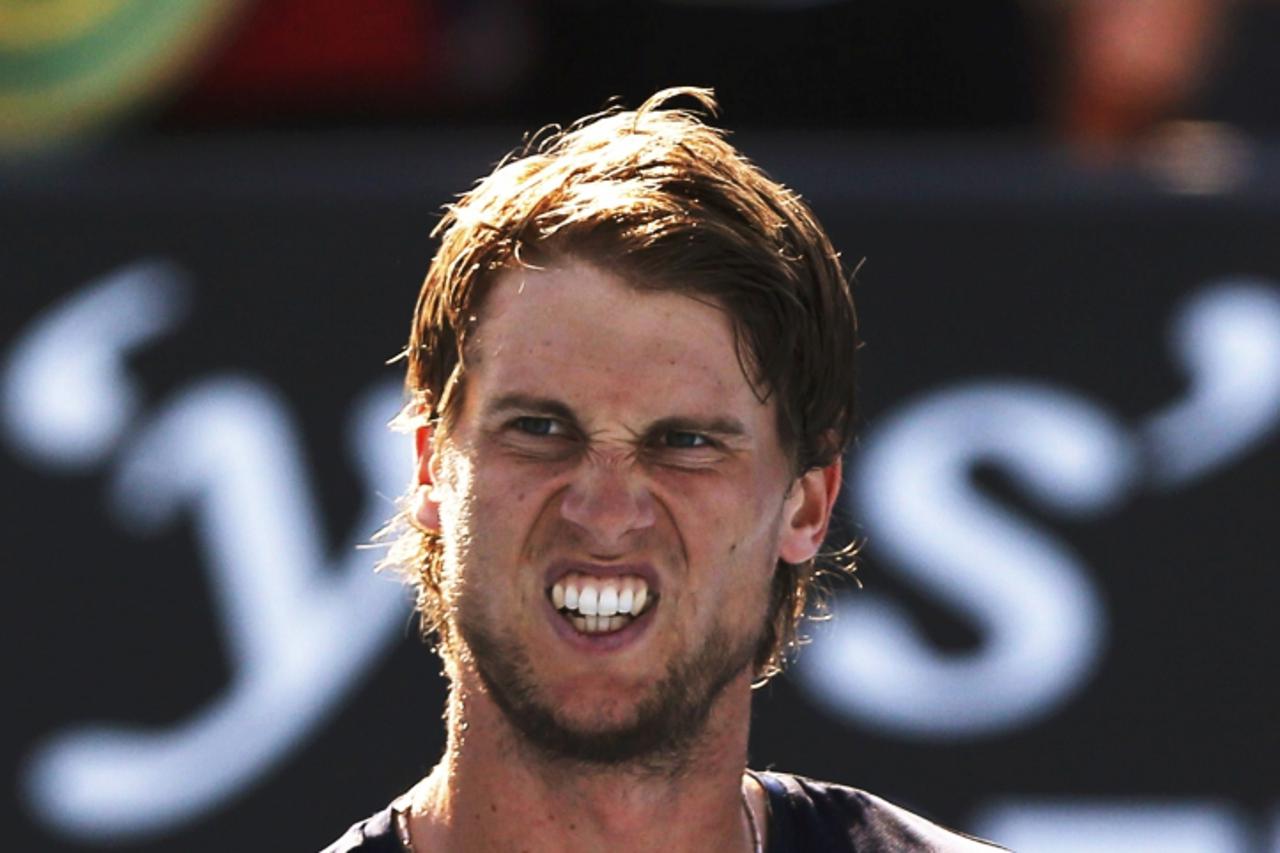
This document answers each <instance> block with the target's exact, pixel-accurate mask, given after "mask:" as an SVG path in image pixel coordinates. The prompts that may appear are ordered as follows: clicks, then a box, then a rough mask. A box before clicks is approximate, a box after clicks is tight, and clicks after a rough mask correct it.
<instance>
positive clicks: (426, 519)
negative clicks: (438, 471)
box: [409, 426, 440, 532]
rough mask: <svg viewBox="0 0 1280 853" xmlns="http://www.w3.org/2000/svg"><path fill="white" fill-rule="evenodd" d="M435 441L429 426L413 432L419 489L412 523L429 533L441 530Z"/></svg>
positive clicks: (414, 494) (413, 500)
mask: <svg viewBox="0 0 1280 853" xmlns="http://www.w3.org/2000/svg"><path fill="white" fill-rule="evenodd" d="M434 439H435V436H434V433H433V431H432V429H431V427H429V426H420V427H418V428H416V429H415V430H414V431H413V444H414V451H415V453H416V465H415V467H416V469H417V486H418V487H417V489H415V490H414V493H413V499H412V504H411V506H410V507H409V512H410V521H411V522H413V524H414V526H415V527H418V528H421V529H422V530H425V531H427V532H438V531H439V530H440V504H439V502H437V501H436V500H435V486H436V482H435V477H436V475H435V468H434V467H433V461H434V459H435V454H434V451H435V441H434Z"/></svg>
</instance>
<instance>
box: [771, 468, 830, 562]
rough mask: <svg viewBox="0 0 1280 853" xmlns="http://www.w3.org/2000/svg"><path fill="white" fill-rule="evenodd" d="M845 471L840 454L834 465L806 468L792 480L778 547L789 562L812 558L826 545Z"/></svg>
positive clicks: (805, 560)
mask: <svg viewBox="0 0 1280 853" xmlns="http://www.w3.org/2000/svg"><path fill="white" fill-rule="evenodd" d="M842 471H843V465H842V460H841V459H840V457H839V456H837V457H836V458H835V461H833V462H832V463H831V464H830V465H828V466H826V467H825V468H814V469H812V470H810V471H806V472H805V473H803V474H801V475H800V477H799V478H798V479H797V480H796V481H795V483H794V484H792V487H791V488H792V494H791V495H789V496H788V498H787V505H786V507H785V510H784V513H783V515H784V517H783V520H782V521H783V529H782V537H781V539H780V541H779V549H778V550H779V554H778V556H780V557H781V558H782V559H783V560H785V561H786V562H788V563H805V562H808V561H809V560H811V559H813V557H814V556H816V555H817V553H818V549H820V548H821V547H822V542H823V540H825V539H826V538H827V527H828V526H829V525H830V523H831V512H832V510H833V508H834V507H835V503H836V496H837V495H839V493H840V478H841V472H842Z"/></svg>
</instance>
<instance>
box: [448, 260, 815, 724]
mask: <svg viewBox="0 0 1280 853" xmlns="http://www.w3.org/2000/svg"><path fill="white" fill-rule="evenodd" d="M521 282H523V285H524V286H523V288H521V287H520V284H521ZM618 318H625V319H626V323H625V324H624V323H619V322H617V320H618ZM547 327H553V328H556V329H557V332H558V333H557V334H556V335H555V336H547V335H546V334H545V332H544V331H543V330H544V329H545V328H547ZM534 330H537V331H534ZM473 346H474V347H475V349H476V350H477V352H478V358H476V359H474V366H473V367H472V369H471V370H470V371H469V372H468V374H467V377H466V381H467V393H466V394H465V396H464V401H465V402H464V404H463V410H462V412H461V413H460V414H459V417H458V418H457V420H456V423H455V427H454V430H453V431H452V433H451V435H449V436H448V438H447V447H446V448H444V449H442V452H441V453H440V454H439V455H438V459H439V476H438V479H437V483H438V484H440V486H442V487H443V488H441V489H440V493H441V497H442V498H443V500H441V501H440V514H441V520H442V529H443V530H444V531H445V536H446V555H447V561H448V562H447V566H449V567H450V569H451V570H450V574H449V576H448V577H447V578H446V586H447V588H448V589H447V592H448V594H449V596H450V598H451V600H454V601H456V602H457V605H458V607H457V618H458V621H459V623H460V626H461V631H462V634H463V636H464V637H465V636H466V635H467V634H468V633H471V634H472V635H473V636H475V635H477V634H478V633H483V634H485V635H486V636H487V637H488V638H490V639H491V641H492V642H493V643H500V644H502V645H503V646H505V647H508V648H509V649H511V650H515V649H519V650H520V651H522V652H523V655H524V658H525V659H526V660H527V662H528V665H529V666H530V668H531V671H530V672H528V673H527V674H526V678H527V680H528V682H529V683H528V684H527V685H523V686H524V687H525V688H527V689H529V690H531V691H532V692H533V693H534V695H535V698H536V701H538V702H539V703H540V704H541V705H542V706H543V707H545V708H548V709H554V713H555V714H556V717H557V718H558V719H559V720H560V721H561V722H563V723H564V724H565V725H567V726H569V727H571V728H572V727H578V728H581V729H583V730H587V731H607V730H609V729H611V728H614V727H624V726H626V725H628V724H629V723H631V722H633V721H634V713H635V709H636V707H637V705H638V704H640V703H642V702H644V701H646V700H647V699H651V698H652V691H653V689H654V685H655V684H658V683H660V682H661V679H662V677H663V675H664V674H666V673H668V672H669V671H670V670H671V667H672V666H673V665H675V664H678V663H679V662H681V661H688V660H691V659H693V658H694V657H695V656H696V655H698V654H699V653H700V652H701V651H702V650H703V649H705V648H707V647H708V644H709V643H711V642H713V641H715V642H719V643H721V644H722V645H723V646H724V647H725V648H726V649H729V650H730V651H729V652H727V653H726V656H727V657H732V662H733V663H734V664H735V665H740V664H741V663H742V662H743V661H742V657H743V650H749V649H752V648H754V644H755V641H756V639H757V638H758V636H759V634H760V631H761V629H762V627H763V622H764V618H765V614H766V610H767V601H768V589H769V578H770V576H771V574H772V572H773V570H774V566H775V565H776V560H777V557H778V538H779V528H780V526H781V524H782V519H783V510H784V502H785V498H786V497H787V495H788V492H789V489H790V486H791V483H792V478H791V477H790V476H789V470H788V460H787V458H786V457H785V455H784V453H783V451H782V449H781V447H780V446H779V442H778V438H777V434H776V427H775V423H776V419H775V410H774V408H773V405H772V404H762V403H761V402H760V401H759V400H758V399H757V397H756V395H755V393H754V391H753V390H752V389H751V387H750V385H749V384H748V383H747V381H746V378H745V377H744V376H743V375H742V371H741V367H740V365H739V362H738V358H737V353H736V350H735V348H734V343H733V336H732V332H731V329H730V325H729V321H728V318H727V317H726V316H725V315H724V313H723V312H721V311H719V310H718V309H716V308H714V307H711V306H708V305H706V304H705V303H702V302H698V301H695V300H693V299H691V298H689V297H687V296H684V295H681V294H676V293H670V292H660V291H658V292H654V291H645V292H642V291H638V290H635V289H634V288H632V287H630V286H629V285H627V284H626V283H624V282H622V281H621V280H619V279H617V278H615V277H613V276H610V275H607V274H605V273H603V272H601V271H599V270H596V269H594V268H591V267H585V266H576V267H572V268H570V269H567V270H559V269H554V268H553V269H551V270H546V271H531V270H520V271H513V272H510V273H508V274H507V275H506V276H505V277H504V278H503V279H501V280H500V281H499V282H498V283H496V284H495V286H494V288H493V291H492V292H491V294H490V295H489V297H488V300H487V301H486V303H485V305H484V307H483V309H482V311H481V321H480V325H479V327H478V332H477V334H476V335H475V337H474V339H473ZM513 393H518V394H523V395H526V396H528V397H532V398H550V399H554V400H556V401H559V402H562V403H563V404H564V405H565V406H567V407H568V409H570V410H571V411H572V412H573V415H574V417H575V418H576V421H577V423H575V424H574V425H573V428H574V430H577V431H578V432H579V433H580V434H579V435H577V436H573V437H571V438H561V437H549V436H531V435H529V434H526V433H523V432H520V431H518V430H513V429H512V428H511V426H510V420H511V418H512V416H513V415H518V414H519V412H518V411H516V412H503V413H502V416H501V417H498V418H491V417H490V416H489V414H488V411H489V409H488V407H489V406H490V405H491V404H492V403H493V401H495V400H498V399H500V398H502V397H503V396H504V395H509V394H513ZM532 414H534V415H541V414H542V413H539V412H533V413H532ZM725 416H728V417H731V418H733V419H734V420H735V421H736V422H738V423H739V424H740V425H741V426H742V428H743V434H741V435H735V436H727V437H725V438H724V440H723V442H722V446H720V447H717V448H714V449H712V448H695V449H688V450H686V449H673V448H668V447H658V448H656V449H655V447H654V446H653V444H652V443H653V442H654V441H655V440H661V436H657V437H655V436H652V435H647V434H646V430H648V429H649V428H650V425H651V424H652V423H654V422H655V421H658V420H660V419H662V418H669V417H684V418H690V419H701V420H702V421H710V420H711V419H713V418H717V417H725ZM638 437H641V438H638ZM645 441H647V442H650V444H649V445H647V446H646V445H645V444H644V443H643V442H645ZM451 531H465V532H466V533H467V534H469V535H465V536H460V535H453V536H451V535H450V532H451ZM559 558H569V559H600V560H605V561H610V560H643V561H647V562H650V563H652V564H654V566H655V568H656V569H657V570H658V572H659V573H660V576H661V578H662V593H661V599H660V602H659V606H658V607H657V609H656V613H655V621H656V624H655V625H654V629H653V630H651V631H649V632H648V633H647V635H646V636H645V637H644V639H643V642H641V643H639V644H637V645H634V646H632V647H629V648H627V649H625V650H623V651H622V652H620V653H619V654H618V655H615V656H612V657H611V659H609V660H608V661H607V662H602V661H599V660H590V659H588V658H586V657H585V656H583V655H580V654H576V653H573V652H571V651H570V650H569V649H567V648H565V647H564V644H563V643H562V642H561V641H560V640H559V638H558V637H557V636H556V635H555V634H554V633H553V631H552V630H551V628H550V626H548V625H547V624H546V619H545V614H544V613H543V612H542V610H541V609H540V608H539V607H538V606H537V604H538V602H539V601H540V600H541V598H542V597H543V596H544V594H545V590H544V587H543V571H544V568H545V566H546V565H547V563H548V561H550V560H554V559H559ZM503 656H504V657H506V658H509V657H510V654H507V653H504V655H503ZM720 676H721V674H720V673H716V674H715V677H716V678H719V677H720ZM708 680H709V681H710V680H712V679H711V677H710V676H708Z"/></svg>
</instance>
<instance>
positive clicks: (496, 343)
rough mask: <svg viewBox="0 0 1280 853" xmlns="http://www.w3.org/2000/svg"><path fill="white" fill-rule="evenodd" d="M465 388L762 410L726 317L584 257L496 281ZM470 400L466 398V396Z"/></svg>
mask: <svg viewBox="0 0 1280 853" xmlns="http://www.w3.org/2000/svg"><path fill="white" fill-rule="evenodd" d="M467 361H468V368H467V370H468V380H467V381H468V386H469V388H471V389H472V390H473V391H478V392H480V393H482V394H483V393H484V391H485V390H491V391H494V392H496V393H503V392H506V391H510V390H520V391H524V392H528V393H537V394H543V395H552V396H556V397H558V398H561V399H565V400H567V401H568V402H570V403H573V402H574V398H575V397H579V398H586V399H585V402H590V403H593V404H600V405H606V404H610V403H618V404H621V403H623V402H628V403H631V404H634V403H635V402H636V401H637V400H648V401H649V404H650V405H652V406H659V405H663V404H665V405H666V406H667V407H680V408H693V409H698V410H703V409H709V408H720V409H723V408H725V407H732V408H735V409H738V410H739V414H742V415H748V414H757V412H756V411H755V410H759V412H758V414H767V413H768V412H771V411H772V403H762V402H761V401H760V400H759V399H758V396H757V395H756V393H755V391H754V390H753V388H752V386H751V384H750V383H749V382H748V381H747V378H746V376H745V375H744V373H743V368H742V364H741V363H740V361H739V358H738V351H737V345H736V342H735V338H734V333H733V328H732V325H731V323H730V319H729V316H728V314H727V313H726V312H725V311H724V310H722V309H721V308H720V307H719V306H717V305H715V304H714V303H712V302H710V301H705V300H702V299H700V298H694V297H692V296H689V295H686V294H684V293H680V292H677V291H674V290H658V289H645V288H640V287H636V286H634V285H633V284H631V283H630V282H628V281H627V280H625V279H624V278H622V277H621V276H618V275H615V274H613V273H610V272H608V271H606V270H602V269H600V268H599V267H596V266H594V265H591V264H587V263H585V262H577V261H566V262H563V263H559V264H556V265H554V266H549V267H546V268H542V269H514V270H509V271H507V272H506V273H504V274H503V275H502V276H501V277H499V278H498V280H497V281H495V282H494V284H493V286H492V288H491V289H490V292H489V293H488V294H487V296H486V298H485V301H484V304H483V306H482V308H481V310H480V312H479V319H478V325H477V327H476V330H475V333H474V334H473V335H472V336H471V339H470V341H469V342H468V345H467ZM468 396H471V395H470V394H468Z"/></svg>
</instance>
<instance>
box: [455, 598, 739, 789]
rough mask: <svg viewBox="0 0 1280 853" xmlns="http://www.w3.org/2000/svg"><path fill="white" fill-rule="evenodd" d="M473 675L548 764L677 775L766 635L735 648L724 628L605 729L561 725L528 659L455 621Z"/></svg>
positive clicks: (492, 634)
mask: <svg viewBox="0 0 1280 853" xmlns="http://www.w3.org/2000/svg"><path fill="white" fill-rule="evenodd" d="M457 629H458V634H459V635H460V636H461V638H462V640H463V642H465V643H466V645H467V646H468V647H469V650H470V652H471V658H472V661H473V663H474V666H475V669H476V672H477V674H478V675H479V676H480V680H481V682H482V683H483V684H484V686H485V688H486V690H487V691H488V693H489V695H490V697H492V699H493V701H494V704H495V705H497V706H498V708H499V709H500V710H501V711H502V713H503V715H504V716H505V717H506V719H507V721H508V722H509V723H510V724H511V725H512V727H513V728H514V729H515V731H516V732H517V734H518V735H519V736H520V737H521V738H522V743H523V745H525V746H527V747H529V748H531V749H533V750H534V751H535V752H536V753H537V754H538V755H539V756H540V757H541V758H543V759H546V760H548V761H551V762H569V763H573V764H577V765H580V766H584V767H587V768H595V769H600V770H604V769H624V768H625V769H627V770H630V771H633V772H637V773H643V774H646V775H669V776H670V775H678V774H679V773H680V772H681V771H682V770H683V769H684V768H685V766H686V765H687V764H688V763H689V762H690V761H691V760H692V758H693V757H694V756H695V755H696V752H697V746H698V742H699V739H700V736H701V735H702V733H703V732H704V730H705V729H706V726H707V722H708V719H709V718H710V715H711V709H712V707H713V706H714V705H715V702H716V700H717V699H718V698H719V697H720V695H721V694H722V693H723V692H724V689H725V687H727V686H728V685H729V683H730V682H731V681H733V679H734V678H736V677H737V676H739V675H740V674H741V673H742V672H743V670H744V669H746V668H747V667H749V666H750V665H751V663H752V661H753V660H754V657H755V651H756V648H757V646H758V644H759V642H760V636H761V634H762V633H763V625H761V628H760V631H759V632H758V633H757V634H756V635H754V636H747V637H742V638H739V639H738V641H737V642H735V641H734V639H733V638H731V637H730V635H729V632H728V631H727V630H726V629H725V628H724V627H723V626H722V625H717V626H716V628H715V629H714V630H713V631H712V632H711V633H710V634H709V635H708V637H707V639H706V641H705V642H704V643H703V644H702V646H701V648H699V649H698V650H697V651H696V652H694V653H693V654H690V655H686V656H685V657H684V658H681V659H675V660H672V661H670V662H669V663H668V665H667V668H666V672H665V674H664V675H663V677H662V678H661V679H660V680H659V681H658V682H657V683H656V684H655V685H654V686H653V688H652V689H651V690H650V692H649V694H648V695H647V696H645V697H644V698H643V699H642V700H640V702H639V703H638V704H637V706H636V708H635V711H634V713H633V714H632V715H631V718H630V719H629V720H627V721H625V722H623V723H620V724H617V725H614V726H611V727H603V728H586V727H584V726H581V725H575V724H574V723H572V722H569V721H566V720H564V719H563V718H562V717H561V716H560V715H558V714H557V713H556V711H555V709H554V707H552V706H551V704H550V703H548V702H547V701H546V700H545V698H544V697H543V696H542V695H541V694H540V691H539V689H538V685H537V679H536V676H535V674H534V671H533V667H532V665H531V664H530V661H529V657H528V654H527V653H526V651H525V649H524V648H523V647H522V646H521V644H520V643H519V641H518V640H517V639H516V638H515V637H514V636H510V635H503V634H501V633H500V632H496V631H490V630H489V629H488V627H487V626H485V625H482V624H480V622H479V620H459V621H458V623H457Z"/></svg>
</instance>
